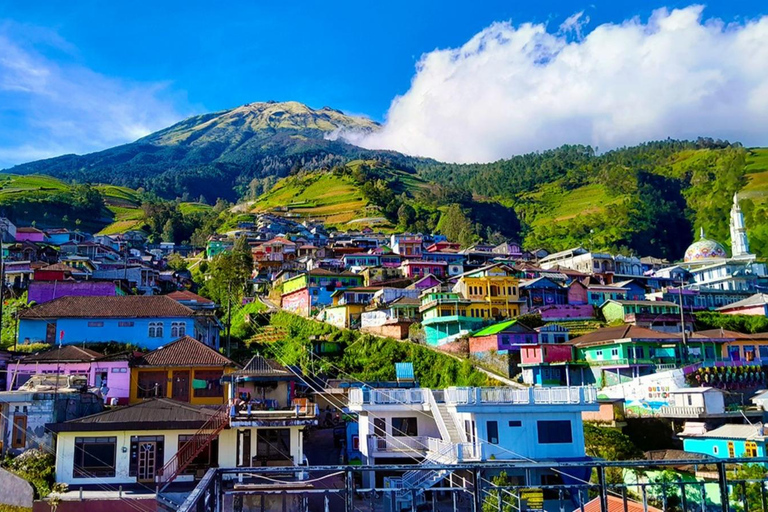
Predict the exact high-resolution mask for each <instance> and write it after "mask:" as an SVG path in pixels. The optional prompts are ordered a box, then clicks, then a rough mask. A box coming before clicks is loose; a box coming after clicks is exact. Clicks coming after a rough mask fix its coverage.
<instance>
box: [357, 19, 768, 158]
mask: <svg viewBox="0 0 768 512" xmlns="http://www.w3.org/2000/svg"><path fill="white" fill-rule="evenodd" d="M587 21H588V20H586V19H584V18H583V15H581V14H580V13H579V15H575V16H574V17H571V18H569V20H568V21H567V22H566V23H564V24H563V26H561V27H560V30H559V32H558V33H556V34H553V33H550V32H548V31H547V27H546V26H544V25H541V24H530V23H524V24H521V25H517V26H514V25H512V24H511V23H495V24H493V25H491V26H490V27H488V28H486V29H485V30H483V31H482V32H480V33H479V34H477V35H475V36H474V37H473V38H472V39H471V40H469V41H468V42H467V43H466V44H464V46H462V47H461V48H456V49H447V50H436V51H433V52H431V53H428V54H425V55H424V56H422V58H421V60H420V61H419V63H418V65H417V69H416V75H415V76H414V78H413V80H412V83H411V87H410V89H409V90H408V92H406V93H405V94H404V95H402V96H398V97H396V98H395V99H394V100H393V102H392V104H391V106H390V109H389V112H388V114H387V117H386V123H385V126H384V128H383V130H381V131H380V132H378V133H376V134H373V135H370V136H368V137H365V138H363V139H362V140H360V139H359V138H357V139H355V142H357V143H359V144H361V145H364V146H366V147H369V148H387V149H394V150H398V151H402V152H404V153H408V154H412V155H423V156H431V157H434V158H438V159H442V160H447V161H457V162H475V161H492V160H496V159H499V158H505V157H509V156H512V155H514V154H519V153H524V152H529V151H535V150H542V149H547V148H552V147H557V146H559V145H562V144H573V143H584V144H592V145H593V146H597V147H599V148H600V150H607V149H610V148H615V147H618V146H622V145H630V144H636V143H640V142H643V141H647V140H651V139H663V138H667V137H673V138H696V137H698V136H711V137H721V138H727V139H730V140H739V141H741V142H743V143H745V144H748V145H756V144H764V143H765V142H766V134H768V67H767V66H765V63H768V17H763V18H760V19H757V20H752V21H747V22H743V23H733V24H726V23H724V22H722V21H719V20H705V19H704V18H703V7H701V6H690V7H687V8H684V9H676V10H672V11H668V10H666V9H660V10H657V11H655V12H654V13H653V15H652V16H651V17H650V19H648V20H647V21H642V20H639V19H632V20H628V21H625V22H623V23H621V24H604V25H600V26H598V27H596V28H595V29H594V30H592V31H591V32H589V33H588V34H586V35H584V36H583V37H581V38H580V37H578V35H579V34H580V30H581V27H582V26H583V24H584V23H586V22H587ZM574 31H575V33H576V35H577V37H576V38H573V37H568V34H569V33H573V32H574Z"/></svg>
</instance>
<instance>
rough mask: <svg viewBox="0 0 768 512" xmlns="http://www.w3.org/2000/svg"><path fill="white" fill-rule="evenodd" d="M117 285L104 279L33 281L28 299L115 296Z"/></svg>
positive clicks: (43, 300)
mask: <svg viewBox="0 0 768 512" xmlns="http://www.w3.org/2000/svg"><path fill="white" fill-rule="evenodd" d="M116 295H117V292H116V288H115V285H114V284H113V283H109V282H104V281H32V282H31V283H29V290H28V295H27V296H28V301H29V302H33V301H34V302H37V303H38V304H42V303H43V302H48V301H51V300H53V299H58V298H59V297H70V296H76V297H114V296H116Z"/></svg>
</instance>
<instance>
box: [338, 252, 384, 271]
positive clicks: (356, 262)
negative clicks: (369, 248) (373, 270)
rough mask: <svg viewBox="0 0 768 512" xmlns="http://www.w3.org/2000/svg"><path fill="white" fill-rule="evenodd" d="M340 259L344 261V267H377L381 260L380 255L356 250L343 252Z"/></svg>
mask: <svg viewBox="0 0 768 512" xmlns="http://www.w3.org/2000/svg"><path fill="white" fill-rule="evenodd" d="M341 261H343V262H344V267H345V268H363V267H378V266H379V265H380V262H381V257H380V256H379V255H377V254H368V253H365V252H362V253H361V252H356V253H352V254H345V255H344V256H342V257H341Z"/></svg>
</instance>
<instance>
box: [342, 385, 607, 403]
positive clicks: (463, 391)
mask: <svg viewBox="0 0 768 512" xmlns="http://www.w3.org/2000/svg"><path fill="white" fill-rule="evenodd" d="M433 393H435V394H433ZM443 401H444V402H445V403H446V404H448V405H454V406H455V405H478V404H519V405H529V404H536V405H555V404H592V403H595V402H597V391H596V390H595V388H594V387H591V386H583V387H574V386H571V387H564V386H563V387H545V388H533V387H531V388H527V389H520V388H513V387H511V386H499V387H487V388H474V387H472V388H470V387H450V388H446V389H444V390H437V391H435V392H431V391H430V390H429V389H427V388H411V389H365V388H362V389H361V388H355V389H351V390H350V392H349V404H350V405H353V406H354V405H421V406H424V405H429V406H431V407H435V408H436V404H437V403H443ZM433 402H434V403H433Z"/></svg>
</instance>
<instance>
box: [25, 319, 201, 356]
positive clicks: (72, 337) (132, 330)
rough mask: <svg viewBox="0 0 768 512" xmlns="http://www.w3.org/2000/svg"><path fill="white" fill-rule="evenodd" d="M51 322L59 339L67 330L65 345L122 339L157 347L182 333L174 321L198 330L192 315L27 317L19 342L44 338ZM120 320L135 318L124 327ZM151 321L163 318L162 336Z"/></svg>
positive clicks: (190, 334)
mask: <svg viewBox="0 0 768 512" xmlns="http://www.w3.org/2000/svg"><path fill="white" fill-rule="evenodd" d="M49 322H53V323H55V326H56V339H55V342H56V343H58V342H59V340H60V333H61V331H64V339H63V343H64V344H65V345H73V344H78V343H95V342H104V341H117V342H120V343H133V344H136V345H139V346H140V347H144V348H147V349H149V350H154V349H156V348H158V347H160V346H163V345H167V344H168V343H170V342H172V341H175V340H176V339H178V338H179V336H172V335H171V334H172V333H171V324H172V323H173V322H180V323H183V324H184V325H185V326H186V334H187V335H188V336H194V333H195V321H194V318H191V317H178V318H92V319H88V318H60V319H58V320H47V319H40V320H38V319H28V318H24V319H20V320H19V343H39V342H45V341H46V331H47V328H48V324H49ZM89 322H101V323H103V325H102V326H101V327H89V326H88V323H89ZM120 322H133V326H129V327H121V326H120V325H119V323H120ZM150 322H162V324H163V336H162V337H153V338H150V337H149V324H150Z"/></svg>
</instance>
